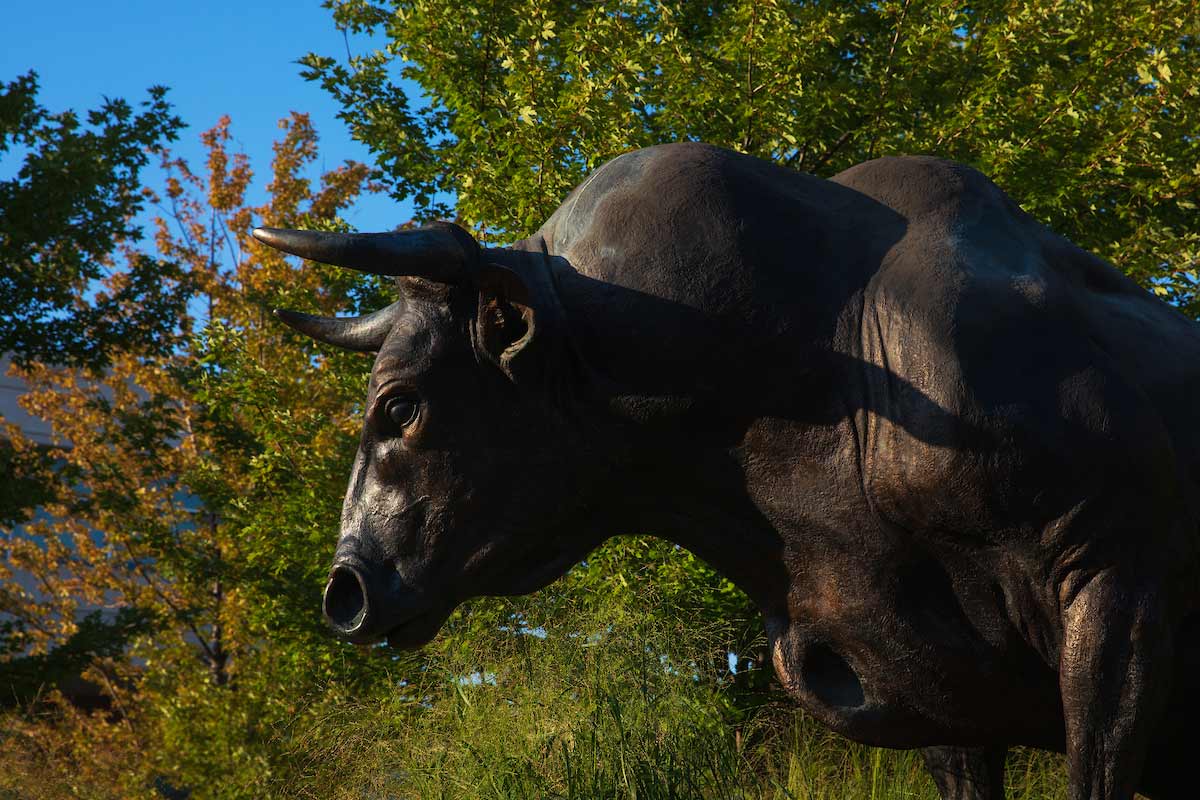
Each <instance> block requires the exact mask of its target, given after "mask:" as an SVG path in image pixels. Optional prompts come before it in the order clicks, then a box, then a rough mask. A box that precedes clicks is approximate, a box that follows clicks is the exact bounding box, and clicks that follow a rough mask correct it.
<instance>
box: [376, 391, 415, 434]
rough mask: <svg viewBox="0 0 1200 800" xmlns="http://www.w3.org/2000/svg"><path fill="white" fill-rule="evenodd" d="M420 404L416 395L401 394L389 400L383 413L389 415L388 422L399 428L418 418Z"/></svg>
mask: <svg viewBox="0 0 1200 800" xmlns="http://www.w3.org/2000/svg"><path fill="white" fill-rule="evenodd" d="M418 406H419V403H418V402H417V398H416V396H415V395H411V394H406V395H399V396H397V397H393V398H392V399H391V400H388V401H387V404H386V405H385V406H384V407H383V413H384V414H385V415H387V418H388V422H390V423H391V424H392V425H394V426H396V427H397V428H403V427H404V426H406V425H408V424H410V423H411V422H412V421H413V420H414V419H416V417H417V408H418Z"/></svg>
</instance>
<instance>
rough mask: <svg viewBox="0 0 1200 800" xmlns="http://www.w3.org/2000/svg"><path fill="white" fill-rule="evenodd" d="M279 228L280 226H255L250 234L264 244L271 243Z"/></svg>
mask: <svg viewBox="0 0 1200 800" xmlns="http://www.w3.org/2000/svg"><path fill="white" fill-rule="evenodd" d="M277 230H278V228H255V229H254V230H252V231H250V235H251V236H253V237H254V238H255V239H257V240H258V241H260V242H262V243H263V244H268V245H269V244H270V243H271V240H272V239H274V238H275V236H274V234H275V232H276V231H277Z"/></svg>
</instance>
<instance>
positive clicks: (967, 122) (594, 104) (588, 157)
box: [303, 0, 1200, 316]
mask: <svg viewBox="0 0 1200 800" xmlns="http://www.w3.org/2000/svg"><path fill="white" fill-rule="evenodd" d="M326 5H327V6H328V7H329V8H331V9H332V11H333V16H334V19H335V21H336V23H337V24H338V25H339V26H341V27H343V28H347V29H350V30H354V31H368V32H371V33H374V34H377V35H382V36H383V37H385V39H386V44H385V46H383V47H381V48H380V49H378V50H375V51H374V52H370V53H366V54H363V55H359V56H355V57H353V58H349V59H347V60H345V61H339V60H338V59H336V58H334V57H331V56H325V55H318V54H309V55H308V56H306V57H305V58H304V59H303V63H304V64H305V65H306V70H305V72H304V75H305V77H306V78H308V79H310V80H313V81H318V82H320V84H321V85H322V86H323V87H324V88H325V89H326V90H327V91H328V92H329V93H330V95H331V96H332V97H334V98H335V99H336V100H337V101H338V102H339V104H341V105H342V107H343V111H342V118H343V119H344V120H345V121H346V123H347V125H348V126H349V128H350V130H351V132H352V134H353V135H354V136H355V137H356V138H357V139H358V140H360V141H362V142H364V143H365V144H366V145H368V146H369V147H370V148H371V149H372V151H373V152H374V153H375V158H376V168H377V175H378V177H379V178H380V179H381V180H383V181H385V183H386V184H387V186H388V188H389V190H390V191H391V193H392V194H393V195H394V196H395V197H396V198H397V199H405V198H411V199H412V200H413V201H414V202H415V203H416V206H417V208H418V210H419V212H420V213H421V214H423V215H426V216H430V215H437V214H443V215H444V214H446V213H448V211H449V208H450V203H451V202H453V203H454V209H455V213H456V214H457V215H458V216H459V217H460V218H462V219H463V220H465V221H466V222H467V223H469V224H471V225H473V226H475V227H477V228H478V229H480V230H481V232H487V233H491V234H493V235H494V236H495V237H497V238H501V239H504V238H515V237H518V236H523V235H526V234H528V233H530V232H532V231H533V230H534V229H535V228H536V227H537V225H539V224H540V223H541V221H542V220H544V219H545V217H546V216H547V215H548V214H549V213H550V212H551V211H552V210H553V209H554V208H555V207H556V205H557V204H558V203H559V202H560V201H561V199H562V198H563V197H564V196H565V195H566V193H567V191H568V190H569V189H570V188H571V187H572V186H574V185H575V184H577V183H578V182H579V181H580V180H581V179H582V177H583V175H584V174H585V173H586V172H587V171H588V170H590V169H592V168H593V167H595V166H597V165H599V164H600V163H602V162H603V161H605V160H607V159H609V158H612V157H613V156H615V155H617V154H619V153H621V152H624V151H626V150H629V149H631V148H635V147H644V146H647V145H652V144H657V143H661V142H671V141H679V140H690V139H699V140H704V141H708V142H711V143H714V144H718V145H723V146H726V147H730V148H733V149H736V150H739V151H742V152H746V153H751V154H753V155H757V156H760V157H763V158H767V159H770V160H773V161H776V162H778V163H781V164H785V165H788V166H791V167H794V168H797V169H802V170H805V171H809V172H813V173H815V174H817V175H818V176H830V175H833V174H834V173H836V172H838V171H839V170H841V169H844V168H845V167H848V166H850V165H853V164H855V163H858V162H860V161H864V160H867V159H871V158H876V157H879V156H884V155H894V154H905V153H907V154H931V155H937V156H943V157H947V158H952V159H956V160H959V161H964V162H966V163H969V164H971V165H973V166H975V167H977V168H979V169H980V170H981V171H983V172H984V173H985V174H986V175H988V176H990V177H991V178H992V179H993V180H995V181H996V182H997V183H998V184H999V185H1000V186H1001V187H1002V188H1003V189H1005V190H1006V191H1008V192H1009V193H1010V194H1012V195H1013V196H1014V197H1015V198H1016V199H1017V200H1018V202H1019V203H1021V205H1022V206H1023V207H1024V208H1025V209H1026V210H1027V211H1029V212H1030V213H1031V214H1033V215H1034V216H1035V217H1037V218H1038V219H1040V220H1042V221H1043V222H1045V223H1047V224H1049V225H1050V226H1051V227H1052V228H1054V229H1055V230H1056V231H1058V232H1060V233H1062V234H1064V235H1066V236H1067V237H1069V238H1071V239H1072V240H1073V241H1075V242H1076V243H1077V244H1079V245H1080V246H1082V247H1084V248H1085V249H1088V250H1092V251H1094V252H1096V253H1097V254H1098V255H1100V256H1102V257H1105V258H1107V259H1109V260H1111V261H1112V262H1113V263H1115V264H1116V265H1117V266H1118V267H1120V268H1121V269H1123V270H1125V271H1126V272H1127V273H1129V274H1130V275H1132V276H1133V277H1135V278H1137V279H1138V280H1139V281H1141V282H1142V283H1143V284H1144V285H1146V286H1148V287H1150V288H1152V289H1153V290H1154V291H1155V292H1156V293H1158V294H1160V295H1162V296H1163V297H1165V298H1167V299H1168V300H1171V301H1173V302H1176V303H1179V304H1180V305H1181V306H1182V307H1184V308H1185V310H1187V311H1188V313H1190V314H1192V315H1193V316H1195V315H1197V313H1200V302H1198V300H1197V296H1196V292H1195V284H1196V280H1197V275H1196V268H1197V267H1196V265H1197V253H1198V252H1200V230H1198V227H1197V225H1196V224H1195V213H1196V202H1197V188H1198V187H1200V169H1198V168H1197V166H1196V165H1197V164H1198V163H1200V138H1198V137H1197V136H1196V135H1195V132H1196V130H1197V128H1198V127H1200V38H1198V36H1200V14H1198V13H1197V9H1196V5H1195V1H1194V0H1164V1H1163V2H1148V0H1133V1H1132V2H1119V3H1117V4H1115V5H1114V4H1112V3H1108V4H1104V5H1096V4H1091V3H1079V2H1075V1H1074V0H1048V1H1047V0H1018V2H1009V1H1008V0H1005V2H1000V0H985V2H979V3H970V4H965V5H964V4H961V3H951V2H945V0H942V1H940V2H913V0H884V2H877V3H860V2H845V1H844V0H834V2H827V1H826V0H822V1H821V2H814V1H812V0H720V1H719V2H712V3H693V2H686V1H685V0H609V1H608V2H598V3H579V2H572V1H571V0H523V1H522V2H516V3H493V2H490V0H489V1H488V2H482V1H479V2H475V1H472V0H467V1H466V2H460V1H459V0H453V1H451V0H394V1H393V2H364V0H327V2H326ZM396 76H401V77H403V78H406V79H408V80H411V81H414V82H415V83H416V84H417V85H418V86H419V87H420V89H421V91H422V92H423V97H420V98H417V97H409V96H407V94H406V93H405V91H404V89H403V87H402V86H401V85H398V84H397V83H396V82H395V77H396Z"/></svg>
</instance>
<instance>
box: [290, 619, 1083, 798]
mask: <svg viewBox="0 0 1200 800" xmlns="http://www.w3.org/2000/svg"><path fill="white" fill-rule="evenodd" d="M664 616H666V615H663V616H658V615H650V616H647V615H645V614H639V613H636V608H632V609H631V608H628V607H627V608H625V609H614V608H612V607H611V606H610V607H607V608H606V610H605V613H604V614H603V615H596V614H594V613H591V612H587V611H584V610H581V609H579V608H570V609H563V608H561V607H560V608H558V609H557V610H556V613H555V614H554V615H553V618H552V619H550V618H548V619H542V620H530V621H529V624H530V625H538V624H541V625H544V632H543V631H542V630H540V629H536V630H535V632H529V631H528V628H526V631H525V632H523V633H513V632H511V631H509V632H499V631H497V632H495V633H494V634H491V635H488V636H484V637H482V639H483V640H482V641H481V637H480V635H479V633H478V631H475V632H474V634H473V635H472V637H471V638H470V642H471V646H463V647H458V646H454V644H453V636H454V634H453V632H451V633H450V637H451V642H450V644H449V645H448V646H444V647H442V648H440V649H439V650H438V651H437V652H436V653H430V654H429V661H428V667H427V669H426V670H425V671H424V673H423V677H422V678H421V679H420V680H418V681H417V682H415V683H412V684H405V685H402V686H397V687H396V688H395V691H394V693H391V694H389V695H386V696H384V697H376V698H372V699H370V700H364V701H350V702H340V703H338V704H336V705H330V706H329V707H327V708H321V709H314V710H313V713H312V714H309V715H307V716H306V717H305V718H304V721H303V722H297V723H296V724H295V725H293V726H292V727H289V728H287V729H286V730H283V731H280V732H279V735H280V737H281V740H282V742H283V744H284V746H285V747H286V748H288V751H289V752H290V754H291V757H292V758H293V759H296V760H295V761H293V764H295V765H296V767H297V770H298V771H297V772H294V773H293V774H292V775H291V776H290V777H289V783H288V785H287V786H286V787H283V786H281V787H279V788H280V791H281V792H283V793H286V794H288V795H290V796H300V797H314V798H315V797H321V798H326V797H335V798H361V797H368V798H380V799H381V800H382V799H383V798H395V799H396V800H400V799H401V798H414V800H415V799H417V798H419V799H420V800H433V799H434V798H436V799H437V800H485V799H486V800H509V799H510V798H511V799H512V800H516V799H517V798H520V799H521V800H524V799H525V798H563V799H564V800H568V799H569V800H576V799H577V798H578V799H580V800H582V799H583V798H588V799H589V800H592V799H597V800H598V799H600V798H605V799H608V798H611V799H612V800H676V799H679V800H682V798H744V799H747V800H749V799H751V798H753V800H766V799H767V798H770V799H771V800H784V798H787V799H789V800H791V799H794V798H804V800H823V799H824V798H829V799H830V800H834V799H835V798H836V799H837V800H842V798H864V800H865V799H870V800H890V799H891V798H930V799H931V800H932V799H933V798H936V797H937V794H936V791H935V790H934V787H933V784H932V782H931V781H930V779H929V778H928V777H927V776H926V775H925V773H924V769H923V767H922V765H921V759H920V757H919V755H918V754H916V753H914V752H899V751H886V750H879V749H873V748H867V747H862V746H857V745H853V744H851V743H849V742H847V741H845V740H844V739H841V738H840V737H837V736H835V735H834V734H831V733H829V732H828V731H826V730H825V729H824V728H822V727H821V726H820V725H818V724H817V723H815V722H814V721H812V720H811V719H809V718H808V717H806V716H804V715H803V714H802V713H800V712H798V711H797V710H796V709H795V708H794V707H793V706H792V705H791V704H790V703H788V702H787V701H786V700H785V699H784V698H776V699H774V700H771V701H769V702H766V703H763V704H761V705H759V706H757V707H754V708H750V709H745V708H738V707H737V705H736V704H734V703H733V702H732V697H731V696H732V692H733V687H732V685H731V683H730V681H729V680H728V675H727V674H726V675H722V674H721V672H722V669H721V666H720V665H722V664H723V663H724V650H723V642H725V641H727V637H726V634H727V631H725V630H721V629H716V628H712V629H697V628H696V627H695V626H686V625H681V624H678V623H671V622H665V621H663V617H664ZM543 633H544V635H543ZM465 641H466V639H465V637H464V642H465ZM1009 775H1010V786H1009V796H1010V797H1011V798H1015V799H1016V800H1033V798H1039V799H1040V798H1058V797H1064V796H1065V781H1064V778H1063V773H1062V769H1061V765H1060V764H1059V760H1058V759H1056V758H1054V757H1051V756H1047V755H1045V754H1040V753H1032V752H1020V753H1017V754H1016V755H1015V756H1014V757H1011V758H1010V767H1009ZM284 790H286V791H284Z"/></svg>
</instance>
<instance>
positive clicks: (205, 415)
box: [0, 114, 382, 796]
mask: <svg viewBox="0 0 1200 800" xmlns="http://www.w3.org/2000/svg"><path fill="white" fill-rule="evenodd" d="M282 128H283V137H282V139H281V141H280V142H279V143H278V144H277V145H276V147H275V161H274V165H273V167H274V170H273V179H272V181H271V183H270V185H269V187H268V189H269V192H270V200H269V202H268V203H267V204H266V205H264V206H261V207H253V206H249V205H247V204H246V203H245V200H244V195H245V191H246V188H247V186H248V185H249V184H250V181H251V179H252V173H251V170H250V166H249V163H248V162H247V160H246V158H245V156H242V155H237V154H231V153H229V152H228V151H227V143H228V140H229V137H230V134H229V120H228V119H223V120H222V121H221V122H220V123H219V124H218V125H217V126H216V127H215V128H213V129H212V130H209V131H207V132H205V133H204V134H203V136H202V139H203V141H204V143H205V145H206V147H207V149H208V163H207V169H206V170H205V171H204V172H202V173H201V172H193V170H192V169H191V168H190V167H189V165H188V164H187V163H185V162H184V161H182V160H179V159H172V158H170V156H169V155H165V154H164V156H163V158H164V167H165V168H166V169H167V171H168V178H167V181H166V187H165V190H164V192H163V194H164V197H163V198H160V197H158V196H157V195H156V194H154V193H148V194H147V198H148V199H150V200H153V201H154V202H156V203H161V204H162V206H163V207H165V208H169V209H170V212H169V215H167V216H165V217H164V218H159V219H157V220H156V231H155V236H154V246H155V248H156V253H155V257H154V259H153V261H154V263H158V264H168V263H169V264H172V265H177V266H176V267H175V269H177V270H178V271H179V274H182V275H183V276H184V277H185V278H186V285H187V286H189V287H192V290H193V292H194V294H193V295H192V296H191V297H190V298H188V299H189V300H190V302H187V303H185V304H184V308H183V310H182V311H181V318H180V319H178V320H176V321H175V325H174V328H173V329H171V331H170V332H168V333H163V332H161V331H160V333H159V334H158V336H159V338H158V339H157V340H155V341H152V342H146V343H137V342H123V343H122V347H121V348H120V349H119V350H113V351H110V352H109V353H107V354H106V355H107V357H106V363H107V366H106V367H104V368H103V369H101V368H100V367H98V366H91V367H63V366H57V365H53V364H45V363H41V362H37V361H30V362H28V363H27V364H26V365H25V366H24V367H23V368H21V370H20V375H21V377H22V378H23V379H24V380H25V381H26V383H27V384H28V385H29V387H30V390H29V392H28V393H27V394H26V395H25V396H24V397H23V398H22V404H23V405H24V406H25V408H26V409H27V410H29V411H30V412H31V413H34V414H36V415H38V416H40V417H42V418H44V419H46V420H48V421H50V422H51V423H52V426H53V431H54V435H55V439H56V444H55V445H54V446H52V447H51V448H49V450H44V451H42V452H43V454H44V456H45V457H43V458H40V459H36V458H32V457H29V454H30V453H31V452H32V451H33V450H34V449H35V448H34V445H33V443H32V442H30V441H29V440H27V439H25V438H24V437H22V436H21V434H20V432H19V431H16V430H10V431H9V434H10V435H11V437H12V446H13V452H14V454H15V455H14V458H13V459H12V462H13V464H14V465H15V467H16V468H18V471H19V472H20V473H21V474H20V475H19V476H18V477H20V478H21V479H22V480H29V481H32V482H33V483H34V484H35V485H38V486H42V487H46V489H47V492H48V494H42V495H35V496H26V497H25V498H24V500H25V508H24V509H23V510H24V512H25V513H24V515H22V516H19V517H16V518H15V519H13V520H8V521H6V522H7V523H13V522H22V521H23V522H24V524H22V525H19V526H17V525H15V524H14V525H12V526H11V527H8V528H6V529H5V530H4V536H3V540H4V541H3V543H4V546H5V549H4V558H3V560H2V561H0V610H3V611H4V612H5V613H6V615H7V617H6V618H7V619H8V620H9V621H10V627H9V634H10V635H9V638H8V644H9V647H8V652H7V654H6V655H7V658H5V659H4V661H2V662H0V681H3V684H2V685H0V691H3V693H4V694H5V695H6V696H7V699H8V700H9V702H17V703H18V704H19V705H23V704H25V702H26V701H29V700H30V699H36V700H38V701H39V702H37V703H34V704H33V705H32V706H26V707H24V708H18V709H16V710H14V711H11V712H9V713H8V714H7V715H6V716H5V717H4V718H3V730H4V734H3V735H4V736H5V739H6V747H7V748H8V749H9V750H10V751H11V752H10V755H9V758H10V766H12V764H13V763H14V762H17V763H23V762H20V757H21V754H27V755H28V754H31V753H33V754H37V753H40V754H41V755H40V756H39V757H40V758H41V759H42V760H45V759H46V758H50V757H51V756H52V757H53V759H55V767H56V768H55V770H54V771H56V772H60V773H62V774H69V775H75V776H76V779H77V781H78V782H79V784H80V785H85V786H89V787H91V788H90V789H89V791H101V792H103V793H108V794H112V795H113V796H130V795H131V794H144V793H145V792H146V791H148V787H149V786H150V785H151V784H153V782H154V781H155V780H157V779H161V780H163V781H166V783H165V784H164V785H165V786H173V787H189V786H190V787H197V786H206V785H210V784H212V783H213V781H214V779H215V777H216V776H218V775H220V776H221V777H222V779H223V780H224V781H225V783H224V784H223V788H220V789H214V790H213V791H214V792H215V793H217V794H220V793H222V792H224V793H225V795H233V796H237V795H238V794H239V793H242V796H244V794H245V793H251V794H258V795H261V794H262V793H263V791H265V790H263V789H262V787H263V786H265V785H266V783H265V782H268V781H271V780H275V779H276V777H277V776H278V773H279V772H281V771H283V772H286V771H287V769H289V766H288V765H287V764H286V763H284V762H283V761H282V760H280V759H279V758H278V757H277V756H278V748H275V749H273V747H274V745H273V744H272V742H273V736H274V726H277V725H281V724H283V723H284V722H286V721H291V720H293V719H294V718H295V717H296V715H297V714H303V713H306V712H305V711H303V710H302V706H300V705H299V703H301V702H302V701H303V698H305V697H307V696H309V695H311V694H313V693H318V694H319V693H320V689H319V687H323V686H331V687H333V689H332V691H333V693H335V694H336V693H338V692H347V691H351V690H353V688H354V687H356V686H358V687H361V686H363V685H364V684H366V685H370V681H371V679H372V677H373V676H377V675H378V673H379V670H380V669H381V668H382V665H379V664H378V663H372V662H369V661H367V660H366V659H364V658H363V657H362V655H361V654H357V653H356V651H354V650H353V649H352V648H345V647H342V646H339V645H338V644H337V643H336V642H335V641H333V640H331V639H330V638H329V637H328V636H327V635H326V634H325V632H324V630H323V629H322V626H321V623H320V618H319V614H318V613H317V609H319V605H320V589H321V586H322V579H323V576H324V572H325V569H326V566H327V561H328V558H329V550H330V549H331V547H332V544H333V536H332V534H331V532H333V531H336V518H337V505H338V497H339V496H340V493H341V490H342V488H343V486H344V464H345V462H346V461H347V459H348V457H349V455H350V453H351V452H352V449H353V446H354V439H355V435H356V433H357V429H356V424H355V421H354V419H353V415H352V409H353V408H354V406H355V404H357V403H358V402H359V401H360V399H361V394H362V392H363V391H364V386H365V379H366V372H367V369H368V367H369V365H368V364H365V363H363V362H362V361H361V360H358V359H354V358H351V357H348V355H347V354H342V353H329V354H326V353H323V352H321V351H318V350H316V349H314V345H313V343H311V342H310V341H307V340H304V341H301V340H300V338H299V337H297V336H295V335H293V334H292V333H290V332H289V331H287V329H286V328H285V327H284V326H282V325H280V324H278V323H277V322H276V321H275V320H274V318H273V317H272V316H271V314H270V313H269V311H270V308H272V307H273V306H276V305H289V306H294V307H300V308H309V309H312V310H315V311H323V312H325V313H333V311H334V309H343V308H346V307H353V306H354V305H356V304H358V303H360V302H361V303H370V304H375V303H378V302H381V301H382V299H381V296H380V294H379V293H380V291H381V289H382V287H381V285H380V284H378V283H377V282H372V281H364V280H360V279H356V278H354V277H351V276H349V275H347V274H345V273H344V272H342V271H340V270H335V269H332V268H329V269H324V270H323V269H321V268H303V269H300V268H298V265H296V264H294V263H292V262H289V261H288V260H286V259H285V258H284V257H282V256H281V255H280V254H278V253H277V252H276V251H273V250H271V249H269V248H266V247H264V246H261V245H258V244H257V243H255V242H253V240H252V239H250V236H249V230H250V228H251V227H253V226H254V225H257V224H266V225H281V226H298V227H338V226H344V223H341V222H340V221H339V220H338V217H337V215H338V213H339V212H340V211H341V210H342V209H344V208H345V207H346V206H347V204H349V203H350V202H352V201H353V199H354V198H355V197H356V196H357V195H358V193H359V192H360V191H363V190H364V189H366V188H367V185H366V177H367V169H366V167H365V166H363V165H360V164H354V163H347V164H345V165H343V166H341V167H339V168H337V169H334V170H332V171H330V172H328V173H326V174H325V175H323V176H322V178H321V183H320V185H319V186H315V187H314V186H313V185H311V182H310V181H309V180H308V179H307V178H306V177H305V176H304V173H305V171H306V170H307V168H308V167H309V166H310V165H311V164H312V163H313V162H314V160H315V159H316V158H317V136H316V133H315V131H314V130H313V129H312V126H311V125H310V124H309V121H308V118H307V117H306V116H304V115H299V114H297V115H294V116H292V117H291V118H289V119H287V120H284V121H283V123H282ZM172 274H174V273H172ZM122 304H123V305H125V304H129V305H133V306H135V307H134V308H130V309H128V313H129V314H130V315H134V314H136V312H137V310H138V309H137V307H136V305H137V301H136V300H134V299H132V298H128V297H126V298H124V299H123V300H122ZM123 313H125V312H124V310H123ZM193 315H195V317H193ZM191 330H196V331H198V332H197V333H196V334H195V335H187V332H188V331H191ZM34 512H38V513H36V514H35V513H34ZM18 574H21V575H25V576H28V577H29V578H31V580H30V581H24V582H22V581H18V580H14V577H15V576H17V575H18ZM80 669H82V670H83V675H84V677H85V678H87V679H88V680H90V681H92V682H93V683H95V684H96V685H97V686H99V687H101V689H102V690H103V692H104V694H105V696H106V697H107V699H108V701H109V702H110V703H111V705H112V709H113V711H114V713H115V714H116V715H117V717H118V718H117V720H116V721H115V723H114V720H113V719H112V718H107V717H103V716H98V715H92V716H87V715H81V714H80V713H78V712H76V711H73V710H72V709H70V707H69V705H68V704H66V703H64V702H63V701H62V698H61V696H60V695H59V694H58V693H57V692H56V691H55V690H54V680H55V679H56V678H59V677H63V676H64V675H67V674H69V673H71V672H78V671H79V670H80ZM47 704H48V705H47ZM47 707H48V708H50V709H51V710H52V712H51V713H49V714H47V713H46V712H45V709H46V708H47ZM147 742H154V743H155V746H154V747H153V748H147V747H146V746H145V744H146V743H147ZM96 748H100V750H101V752H103V753H104V754H105V755H106V757H105V758H102V759H98V760H97V761H96V763H95V764H93V763H91V761H90V760H89V759H90V758H91V757H92V755H91V754H92V752H93V751H94V750H95V749H96ZM47 754H49V755H47ZM110 756H111V759H110V758H109V757H110ZM30 757H31V759H32V760H33V761H34V763H36V761H37V758H35V757H33V756H30ZM121 761H124V768H123V769H121V768H120V766H121V764H120V762H121ZM39 769H41V770H45V769H46V766H45V765H42V766H41V767H40V768H39ZM9 773H10V774H8V775H7V776H6V777H4V778H0V786H15V787H19V786H20V785H21V782H22V780H23V779H22V776H21V774H20V772H19V770H16V771H15V772H14V771H13V770H10V771H9ZM6 782H7V783H6ZM253 786H258V787H259V789H258V790H254V789H252V788H250V787H253ZM100 787H103V788H100ZM210 796H212V795H210Z"/></svg>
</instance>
